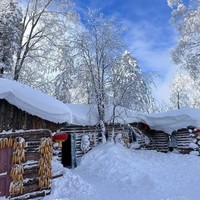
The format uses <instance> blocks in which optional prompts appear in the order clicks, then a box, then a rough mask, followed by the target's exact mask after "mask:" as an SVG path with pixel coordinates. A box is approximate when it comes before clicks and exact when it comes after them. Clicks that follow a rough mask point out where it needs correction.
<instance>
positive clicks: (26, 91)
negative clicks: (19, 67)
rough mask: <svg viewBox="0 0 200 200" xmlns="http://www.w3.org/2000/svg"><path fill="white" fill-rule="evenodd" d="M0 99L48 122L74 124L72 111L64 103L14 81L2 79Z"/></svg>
mask: <svg viewBox="0 0 200 200" xmlns="http://www.w3.org/2000/svg"><path fill="white" fill-rule="evenodd" d="M0 99H6V100H7V101H8V102H9V103H10V104H12V105H15V106H16V107H18V108H20V109H21V110H23V111H26V112H27V113H30V114H32V115H36V116H38V117H40V118H42V119H46V120H48V121H52V122H55V123H63V122H68V123H71V122H72V115H71V111H70V109H69V108H68V107H67V106H66V105H65V104H64V103H62V102H60V101H58V100H56V99H55V98H53V97H50V96H48V95H46V94H44V93H42V92H40V91H38V90H35V89H32V88H30V87H28V86H25V85H23V84H21V83H19V82H16V81H13V80H8V79H3V78H0Z"/></svg>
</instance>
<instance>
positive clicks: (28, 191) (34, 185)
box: [0, 130, 51, 200]
mask: <svg viewBox="0 0 200 200" xmlns="http://www.w3.org/2000/svg"><path fill="white" fill-rule="evenodd" d="M50 136H51V134H50V131H49V130H38V131H26V132H21V133H11V134H1V133H0V139H3V138H12V139H15V138H17V137H22V138H24V140H25V144H26V145H25V161H24V162H23V163H22V165H23V169H24V174H23V186H24V190H23V193H22V194H21V195H19V196H11V199H14V200H23V199H28V198H34V197H40V196H45V195H47V194H49V193H50V188H44V189H41V188H40V187H39V178H40V176H39V175H38V170H39V164H38V162H39V159H40V158H41V154H40V153H39V147H40V144H41V139H42V138H50ZM8 173H9V174H10V172H8Z"/></svg>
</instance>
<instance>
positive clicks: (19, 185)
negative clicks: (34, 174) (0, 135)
mask: <svg viewBox="0 0 200 200" xmlns="http://www.w3.org/2000/svg"><path fill="white" fill-rule="evenodd" d="M25 146H26V143H25V140H24V138H22V137H18V138H16V139H15V140H14V143H13V150H14V151H13V156H12V164H13V166H12V169H11V172H10V175H11V177H12V180H13V181H12V182H11V184H10V188H9V192H10V195H11V196H17V195H20V194H22V193H23V190H24V187H23V174H24V169H23V165H22V162H24V161H25V151H24V148H25Z"/></svg>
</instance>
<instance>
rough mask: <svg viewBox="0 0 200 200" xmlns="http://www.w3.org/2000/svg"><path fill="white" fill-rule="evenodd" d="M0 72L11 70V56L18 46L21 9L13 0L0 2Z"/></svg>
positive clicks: (20, 29) (20, 30)
mask: <svg viewBox="0 0 200 200" xmlns="http://www.w3.org/2000/svg"><path fill="white" fill-rule="evenodd" d="M0 7H1V10H0V70H1V72H0V74H3V73H4V72H6V73H8V72H9V71H11V70H12V66H13V57H14V55H16V53H17V51H18V50H19V48H20V35H21V33H22V10H21V8H20V6H19V5H18V3H17V2H16V1H14V0H10V1H7V2H5V1H2V2H1V3H0Z"/></svg>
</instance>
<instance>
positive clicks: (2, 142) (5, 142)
mask: <svg viewBox="0 0 200 200" xmlns="http://www.w3.org/2000/svg"><path fill="white" fill-rule="evenodd" d="M12 146H13V139H12V138H0V149H3V148H7V147H12Z"/></svg>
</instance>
